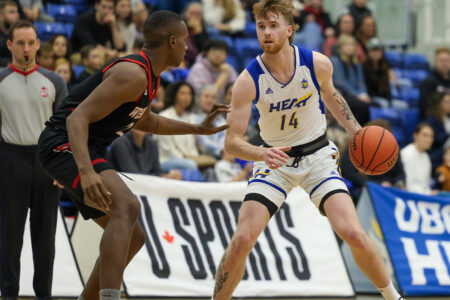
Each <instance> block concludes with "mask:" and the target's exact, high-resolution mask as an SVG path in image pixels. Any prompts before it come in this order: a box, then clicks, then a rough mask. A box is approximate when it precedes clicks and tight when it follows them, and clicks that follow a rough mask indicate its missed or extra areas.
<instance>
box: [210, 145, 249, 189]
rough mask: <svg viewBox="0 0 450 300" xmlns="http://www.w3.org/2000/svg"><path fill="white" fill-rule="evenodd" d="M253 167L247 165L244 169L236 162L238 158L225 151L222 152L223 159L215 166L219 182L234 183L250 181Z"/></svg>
mask: <svg viewBox="0 0 450 300" xmlns="http://www.w3.org/2000/svg"><path fill="white" fill-rule="evenodd" d="M252 170H253V165H252V164H251V163H247V164H246V165H245V166H244V168H242V167H241V165H240V164H239V163H238V162H236V158H235V157H234V156H233V155H231V154H230V153H228V152H227V151H226V150H225V149H223V151H222V159H221V160H219V161H218V162H217V163H216V165H215V166H214V172H215V173H216V177H217V181H219V182H234V181H244V180H248V179H249V178H250V176H251V175H252Z"/></svg>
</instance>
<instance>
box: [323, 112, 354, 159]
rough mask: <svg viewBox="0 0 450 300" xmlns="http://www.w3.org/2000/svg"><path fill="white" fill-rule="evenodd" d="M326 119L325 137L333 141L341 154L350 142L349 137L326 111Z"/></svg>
mask: <svg viewBox="0 0 450 300" xmlns="http://www.w3.org/2000/svg"><path fill="white" fill-rule="evenodd" d="M326 118H327V137H328V139H330V140H331V141H333V142H334V143H335V144H336V146H337V147H338V149H339V151H340V152H341V153H342V152H343V151H344V149H345V148H346V147H347V144H348V141H349V140H350V135H349V134H348V133H347V131H346V130H345V129H344V128H343V127H342V126H341V125H340V124H339V122H338V121H337V120H336V118H335V117H334V116H333V115H332V114H331V113H330V111H329V110H328V109H326Z"/></svg>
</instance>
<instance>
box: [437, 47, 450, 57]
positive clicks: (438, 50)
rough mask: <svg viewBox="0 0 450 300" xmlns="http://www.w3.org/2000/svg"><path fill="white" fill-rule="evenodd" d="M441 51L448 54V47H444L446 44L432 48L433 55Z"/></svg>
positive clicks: (449, 49)
mask: <svg viewBox="0 0 450 300" xmlns="http://www.w3.org/2000/svg"><path fill="white" fill-rule="evenodd" d="M441 53H447V54H450V48H448V47H446V46H441V47H437V48H436V49H435V50H434V56H438V55H439V54H441Z"/></svg>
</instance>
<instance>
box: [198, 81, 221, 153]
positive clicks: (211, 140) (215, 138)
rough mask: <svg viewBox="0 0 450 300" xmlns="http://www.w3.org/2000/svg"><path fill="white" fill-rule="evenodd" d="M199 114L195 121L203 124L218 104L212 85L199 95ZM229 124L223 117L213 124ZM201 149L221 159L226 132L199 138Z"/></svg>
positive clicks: (203, 89)
mask: <svg viewBox="0 0 450 300" xmlns="http://www.w3.org/2000/svg"><path fill="white" fill-rule="evenodd" d="M197 103H198V113H196V114H195V116H194V120H195V122H197V123H201V122H202V121H203V120H204V119H205V117H206V116H207V115H208V113H209V112H210V111H211V110H212V108H213V106H214V104H216V103H217V89H216V87H215V86H214V85H212V84H207V85H205V86H204V87H203V88H202V90H201V91H200V93H199V97H198V101H197ZM226 123H227V122H226V120H225V117H224V116H223V115H220V116H217V117H216V118H215V119H214V121H213V124H214V126H216V127H220V126H222V125H225V124H226ZM197 139H198V144H199V149H200V150H201V152H202V153H205V154H208V155H211V156H213V157H215V158H216V159H220V157H221V153H222V150H223V147H224V143H225V132H223V131H221V132H218V133H216V134H213V135H208V136H206V135H199V136H197Z"/></svg>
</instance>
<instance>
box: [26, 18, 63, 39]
mask: <svg viewBox="0 0 450 300" xmlns="http://www.w3.org/2000/svg"><path fill="white" fill-rule="evenodd" d="M34 26H35V27H36V30H37V32H38V36H39V39H41V40H42V41H47V40H49V39H50V38H52V37H53V36H54V35H55V34H62V35H64V36H66V37H68V35H67V26H66V24H64V23H58V22H54V23H45V22H35V23H34Z"/></svg>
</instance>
